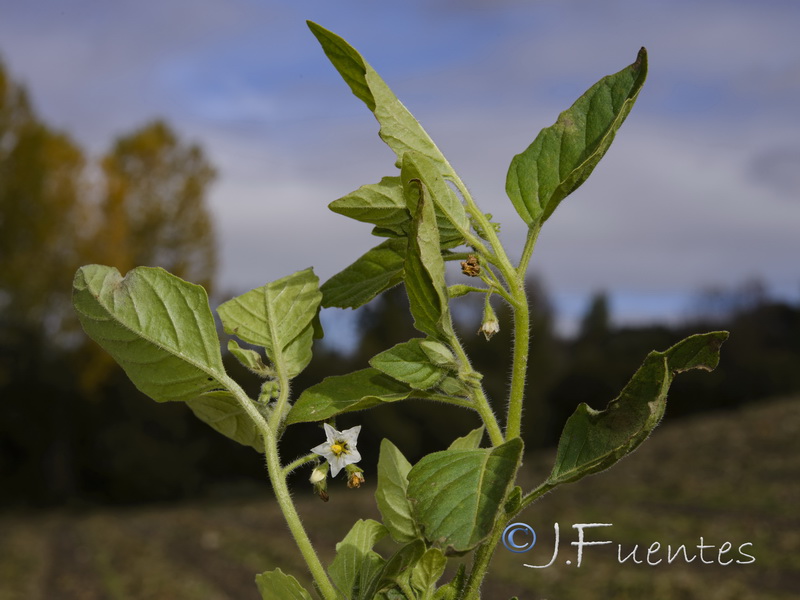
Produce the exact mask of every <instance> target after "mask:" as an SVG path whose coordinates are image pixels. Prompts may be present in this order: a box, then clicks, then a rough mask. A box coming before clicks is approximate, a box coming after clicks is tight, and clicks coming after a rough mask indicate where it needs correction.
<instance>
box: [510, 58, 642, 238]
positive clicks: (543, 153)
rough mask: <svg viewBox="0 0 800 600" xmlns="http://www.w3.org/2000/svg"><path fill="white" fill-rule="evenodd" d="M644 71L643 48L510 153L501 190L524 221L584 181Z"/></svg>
mask: <svg viewBox="0 0 800 600" xmlns="http://www.w3.org/2000/svg"><path fill="white" fill-rule="evenodd" d="M646 77H647V52H646V51H645V49H644V48H642V49H641V50H640V51H639V55H638V56H637V58H636V62H634V63H633V64H632V65H630V66H628V67H626V68H624V69H623V70H622V71H620V72H618V73H615V74H614V75H609V76H607V77H604V78H603V79H601V80H600V81H598V82H597V83H596V84H594V85H593V86H592V87H591V88H589V89H588V90H587V91H586V92H585V93H584V94H583V96H581V97H580V98H578V100H577V101H576V102H575V104H573V105H572V106H571V107H570V108H568V109H567V110H565V111H564V112H562V113H561V115H559V117H558V120H557V121H556V122H555V124H554V125H552V126H550V127H547V128H546V129H543V130H542V131H541V132H540V133H539V135H538V136H536V139H535V140H534V141H533V143H532V144H531V145H530V146H528V148H527V149H526V150H525V151H524V152H522V153H521V154H518V155H516V156H515V157H514V159H513V160H512V161H511V166H510V167H509V169H508V176H507V178H506V192H507V194H508V197H509V198H510V199H511V202H512V203H513V205H514V208H516V209H517V212H518V213H519V215H520V216H521V217H522V220H523V221H525V223H527V224H528V225H529V226H534V225H536V224H537V223H542V222H544V221H546V220H547V219H548V218H549V217H550V215H551V214H553V211H554V210H555V209H556V207H557V206H558V205H559V203H560V202H561V201H562V200H563V199H564V198H566V197H567V196H568V195H569V194H571V193H572V192H573V191H575V190H576V189H577V188H578V187H579V186H580V185H581V184H582V183H583V182H584V181H586V179H587V178H588V177H589V175H590V174H591V173H592V171H593V170H594V168H595V166H597V163H598V162H599V161H600V159H601V158H602V157H603V155H604V154H605V153H606V151H607V150H608V147H609V146H610V145H611V142H612V141H613V140H614V136H615V134H616V132H617V130H618V129H619V128H620V126H621V125H622V123H623V121H625V118H626V117H627V116H628V113H629V112H630V111H631V108H632V107H633V104H634V102H636V98H637V97H638V95H639V91H640V90H641V88H642V85H643V84H644V80H645V78H646Z"/></svg>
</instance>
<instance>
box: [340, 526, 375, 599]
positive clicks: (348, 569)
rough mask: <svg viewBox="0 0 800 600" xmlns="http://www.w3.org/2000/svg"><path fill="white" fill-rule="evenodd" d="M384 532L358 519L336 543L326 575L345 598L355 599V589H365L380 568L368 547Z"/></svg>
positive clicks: (356, 595)
mask: <svg viewBox="0 0 800 600" xmlns="http://www.w3.org/2000/svg"><path fill="white" fill-rule="evenodd" d="M387 533H388V531H387V530H386V528H385V527H384V526H383V525H381V524H380V523H378V522H377V521H373V520H372V519H367V520H366V521H364V520H362V519H359V520H358V521H356V522H355V523H354V524H353V527H352V528H351V529H350V531H349V532H348V534H347V535H346V536H345V538H344V539H343V540H342V541H341V542H339V543H338V544H336V557H335V558H334V559H333V562H332V563H331V564H330V566H329V567H328V574H329V575H330V577H331V581H333V583H334V585H335V586H336V587H337V588H338V589H339V591H340V592H342V593H343V594H344V595H345V597H346V598H358V597H359V595H358V591H359V589H363V588H365V587H366V586H367V585H368V583H369V581H370V580H371V578H372V577H374V575H375V573H376V572H377V571H378V570H379V569H380V568H381V567H382V566H383V563H384V561H383V559H382V558H381V557H380V555H378V554H377V553H375V552H373V551H372V547H373V546H374V545H375V544H376V542H377V541H378V540H380V539H381V538H383V537H385V536H386V534H387Z"/></svg>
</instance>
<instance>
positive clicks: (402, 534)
mask: <svg viewBox="0 0 800 600" xmlns="http://www.w3.org/2000/svg"><path fill="white" fill-rule="evenodd" d="M409 471H411V463H410V462H408V461H407V460H406V457H405V456H403V453H402V452H400V450H398V448H397V446H395V445H394V444H393V443H392V442H390V441H389V440H388V439H386V438H384V439H383V440H382V441H381V450H380V455H379V458H378V487H377V489H376V490H375V501H376V502H377V503H378V510H379V511H380V513H381V517H383V524H384V525H385V526H386V529H388V530H389V533H390V534H391V536H392V539H393V540H395V541H396V542H400V543H404V542H410V541H413V540H415V539H417V538H419V537H420V532H419V529H417V525H416V523H415V522H414V518H413V517H412V516H411V504H409V502H408V498H407V497H406V491H407V490H408V473H409Z"/></svg>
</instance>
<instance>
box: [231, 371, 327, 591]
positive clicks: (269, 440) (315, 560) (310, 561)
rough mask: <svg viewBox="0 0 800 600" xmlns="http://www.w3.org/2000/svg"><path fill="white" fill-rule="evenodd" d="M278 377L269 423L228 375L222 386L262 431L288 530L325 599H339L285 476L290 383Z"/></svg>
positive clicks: (269, 466) (280, 374) (281, 372)
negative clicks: (282, 441) (283, 443)
mask: <svg viewBox="0 0 800 600" xmlns="http://www.w3.org/2000/svg"><path fill="white" fill-rule="evenodd" d="M278 378H279V380H280V396H279V397H278V401H277V402H276V407H275V410H274V411H273V413H272V415H271V417H270V422H269V424H268V423H267V421H266V419H264V417H263V416H262V415H261V413H260V412H258V410H257V409H256V407H255V404H254V403H253V402H252V400H250V398H249V397H248V396H247V394H246V393H245V392H244V390H243V389H242V388H241V387H240V386H239V384H237V383H236V382H235V381H233V380H232V379H231V378H230V377H227V376H226V377H225V378H224V381H221V383H224V384H225V385H226V386H227V387H228V389H229V390H231V391H232V392H233V395H234V396H235V397H236V400H237V401H238V402H239V405H240V406H241V407H242V409H243V410H244V411H245V412H246V413H247V415H248V416H249V417H250V418H251V419H252V420H253V422H254V423H256V425H257V426H258V428H259V431H261V435H262V436H263V438H264V455H265V457H266V461H267V473H268V474H269V480H270V482H271V483H272V489H273V490H274V492H275V498H276V499H277V501H278V506H280V509H281V512H282V513H283V518H284V519H286V523H287V525H288V526H289V531H290V532H291V534H292V537H294V541H295V543H296V544H297V547H298V549H299V550H300V554H302V555H303V558H304V559H305V561H306V564H307V565H308V570H309V571H310V572H311V576H312V577H313V578H314V581H315V582H316V584H317V586H318V587H319V590H320V593H321V594H322V596H323V598H324V600H337V599H338V594H337V592H336V589H335V588H334V587H333V584H332V583H331V581H330V579H328V575H327V573H326V572H325V568H324V567H323V566H322V563H321V562H320V561H319V557H318V556H317V553H316V552H315V551H314V547H313V546H312V545H311V540H310V539H309V537H308V534H307V533H306V531H305V529H304V528H303V523H302V521H300V515H299V514H298V513H297V509H296V508H295V506H294V503H293V502H292V496H291V494H290V493H289V487H288V486H287V485H286V473H284V470H283V467H282V466H281V460H280V456H279V455H278V436H277V431H278V429H279V428H280V425H281V415H282V413H283V407H284V406H285V405H286V402H288V397H289V381H288V378H287V377H286V372H285V370H284V369H278ZM295 462H296V461H295Z"/></svg>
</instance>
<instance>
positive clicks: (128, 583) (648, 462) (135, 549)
mask: <svg viewBox="0 0 800 600" xmlns="http://www.w3.org/2000/svg"><path fill="white" fill-rule="evenodd" d="M799 400H800V399H798V398H795V399H788V400H777V401H772V402H768V403H767V402H765V403H761V404H757V405H750V406H748V407H746V408H744V409H742V410H740V411H736V412H728V413H718V414H712V415H705V416H702V417H698V418H694V419H691V420H685V421H681V422H678V423H674V424H670V425H667V426H662V427H661V428H659V429H658V430H657V431H656V432H655V434H654V435H653V437H652V439H650V440H648V441H647V442H646V443H645V444H644V445H643V446H642V447H641V449H640V450H639V451H637V452H636V453H635V454H634V455H632V456H631V457H629V458H626V459H625V460H624V461H623V462H622V463H621V464H620V465H617V466H615V467H614V468H612V469H611V470H610V471H608V472H606V473H603V474H600V475H597V476H594V477H590V478H588V479H585V480H583V481H580V482H578V483H576V484H571V485H568V486H564V487H563V488H560V489H557V490H556V491H554V492H552V493H551V494H549V495H547V496H545V497H544V498H543V499H541V500H540V501H539V502H538V503H536V504H535V505H533V506H531V507H530V508H528V509H527V510H526V512H525V513H523V514H522V515H520V516H519V518H518V519H517V520H519V521H523V522H526V523H529V524H530V525H531V526H533V527H534V528H535V529H536V531H537V534H538V537H539V542H538V543H537V545H536V547H534V548H533V550H532V551H531V552H529V553H525V554H513V553H511V552H508V551H506V550H505V549H504V548H502V547H500V548H499V549H498V551H497V552H496V554H495V557H494V560H493V563H492V567H491V569H490V576H489V578H488V579H487V581H486V583H485V585H484V589H483V595H484V598H485V599H486V600H507V599H508V598H511V597H512V596H518V597H519V598H520V600H548V599H549V600H556V599H557V600H572V599H575V600H577V599H581V600H592V599H603V600H610V599H613V600H624V599H636V600H641V599H651V598H657V599H662V598H664V599H670V600H684V599H685V600H689V599H695V598H696V599H703V600H750V599H753V600H755V599H758V600H784V599H785V600H788V599H790V598H797V590H800V514H798V506H800V451H798V450H800V401H799ZM668 421H669V417H667V422H668ZM551 461H552V454H549V455H547V454H542V455H536V456H530V457H527V459H526V463H525V465H524V467H523V470H524V472H523V474H522V477H523V480H524V482H525V483H526V485H528V486H531V485H533V484H534V483H536V482H537V481H539V480H541V479H542V478H544V477H545V476H546V474H547V472H548V470H549V466H550V464H551ZM367 475H368V476H369V474H367ZM371 491H372V490H371V488H368V487H366V486H365V487H363V488H361V489H360V490H348V489H347V488H346V487H345V486H344V485H343V482H340V481H337V482H335V483H332V484H331V486H330V492H331V501H330V502H329V503H327V504H325V503H322V502H320V501H319V500H318V499H317V498H314V497H300V495H299V493H298V505H299V507H300V511H301V514H302V515H303V517H304V520H305V523H306V526H307V527H308V529H309V531H310V532H311V536H312V539H313V541H314V543H315V545H316V547H317V548H318V549H319V551H320V553H321V555H322V557H323V562H325V563H326V564H327V562H328V561H330V559H331V558H332V551H333V548H334V545H335V543H336V542H337V541H338V540H340V539H341V538H342V537H343V536H344V535H345V533H346V532H347V530H348V529H349V527H350V525H351V524H352V522H353V521H354V520H356V519H357V518H378V517H379V515H378V514H377V511H376V509H375V507H374V502H373V499H372V494H371ZM555 522H558V523H559V525H560V532H561V538H562V539H561V545H560V552H559V556H558V560H557V561H556V563H555V564H554V565H553V566H551V567H549V568H546V569H530V568H527V567H525V566H524V565H525V563H528V564H545V563H547V562H548V561H549V559H550V556H551V554H552V552H553V539H552V538H553V523H555ZM592 522H602V523H613V526H612V527H609V528H601V529H595V530H591V531H589V530H587V539H595V540H612V541H613V544H609V545H605V546H594V547H588V548H586V549H585V550H584V557H583V564H582V565H581V567H580V568H578V567H576V565H575V550H574V548H573V547H571V546H570V544H569V542H571V541H574V540H575V539H576V533H575V530H574V529H572V527H571V525H572V524H573V523H592ZM701 536H702V538H703V541H704V543H705V544H707V545H713V546H715V548H714V549H709V550H706V551H705V558H706V559H707V560H711V561H712V562H713V564H701V563H700V560H699V558H698V559H695V560H694V561H693V562H691V563H688V564H687V563H686V562H684V561H683V560H676V561H674V562H673V563H672V564H666V560H664V561H663V562H662V563H661V564H659V565H657V566H649V565H647V564H646V563H645V564H631V561H628V562H626V563H624V564H620V563H619V562H618V560H617V544H621V545H622V550H623V555H625V554H627V553H629V552H630V551H632V550H633V548H634V546H636V545H637V544H638V547H639V548H638V552H639V557H640V559H642V558H644V557H645V556H646V549H647V548H648V547H649V546H650V545H651V544H652V543H653V542H656V541H657V542H660V543H661V544H662V546H663V547H664V548H666V546H667V545H668V544H669V545H672V546H673V548H674V547H675V546H678V545H680V544H685V545H687V546H688V547H689V548H688V552H689V555H690V556H691V555H692V554H693V553H694V554H696V553H697V550H696V548H694V546H695V545H696V544H698V543H699V542H700V537H701ZM726 541H727V542H730V543H731V544H732V547H733V548H732V550H731V551H730V552H729V553H728V554H727V555H725V556H724V557H723V559H729V558H734V559H736V558H739V559H744V557H743V556H741V555H739V554H738V553H737V548H738V546H739V545H740V544H742V543H745V542H751V543H752V544H753V545H752V546H751V547H750V548H749V549H748V550H747V552H748V553H750V554H752V555H753V556H755V558H756V561H755V563H753V564H736V562H734V563H732V564H730V565H727V566H723V565H720V564H718V560H717V550H718V548H719V546H720V545H721V544H723V543H724V542H726ZM659 556H661V557H662V558H664V557H665V552H664V550H662V551H661V552H660V554H659ZM653 558H654V560H655V558H656V557H655V556H654V557H653ZM567 559H571V560H572V564H570V565H567V564H566V563H565V560H567ZM276 567H280V568H281V569H283V570H284V571H285V572H290V573H293V574H294V575H295V576H296V577H298V579H300V580H301V581H302V582H303V583H304V584H306V585H307V586H309V587H310V585H309V579H308V577H307V575H306V574H305V570H304V565H303V562H302V560H301V559H300V557H299V554H298V552H297V551H296V550H295V549H294V547H293V544H292V542H291V540H290V537H289V534H288V531H287V530H286V528H285V526H284V524H283V520H282V518H281V516H280V514H279V512H278V509H277V506H276V505H275V503H274V502H273V501H272V500H271V499H269V498H264V499H255V500H251V501H247V502H237V503H227V504H210V505H209V504H201V503H198V504H190V505H178V506H152V507H146V508H135V509H125V510H98V511H95V512H89V513H82V514H71V513H66V512H58V511H56V512H47V513H30V514H5V515H2V516H0V600H40V599H41V600H44V599H48V600H50V599H56V600H145V599H147V600H150V599H152V600H156V599H168V600H183V599H187V600H188V599H192V600H198V599H201V600H234V599H235V600H248V599H252V600H257V599H258V592H257V591H256V588H255V585H254V583H253V577H254V574H255V573H257V572H261V571H264V570H269V569H273V568H276Z"/></svg>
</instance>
